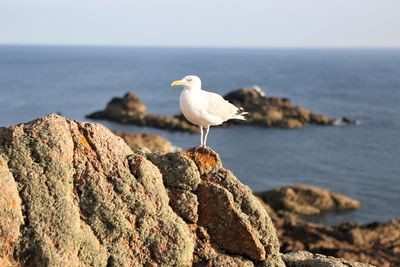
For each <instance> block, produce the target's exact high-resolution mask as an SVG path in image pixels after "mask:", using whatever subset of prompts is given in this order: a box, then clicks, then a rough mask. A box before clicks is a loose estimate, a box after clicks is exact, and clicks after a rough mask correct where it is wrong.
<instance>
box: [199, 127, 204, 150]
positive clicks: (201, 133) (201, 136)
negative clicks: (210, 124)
mask: <svg viewBox="0 0 400 267" xmlns="http://www.w3.org/2000/svg"><path fill="white" fill-rule="evenodd" d="M203 146H204V143H203V126H200V146H199V147H203Z"/></svg>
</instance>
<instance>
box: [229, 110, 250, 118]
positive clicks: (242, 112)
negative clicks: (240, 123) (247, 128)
mask: <svg viewBox="0 0 400 267" xmlns="http://www.w3.org/2000/svg"><path fill="white" fill-rule="evenodd" d="M247 114H249V113H248V112H245V111H244V109H243V108H242V107H240V108H238V110H237V112H236V114H235V115H234V116H233V118H232V119H237V120H246V117H245V116H244V115H247Z"/></svg>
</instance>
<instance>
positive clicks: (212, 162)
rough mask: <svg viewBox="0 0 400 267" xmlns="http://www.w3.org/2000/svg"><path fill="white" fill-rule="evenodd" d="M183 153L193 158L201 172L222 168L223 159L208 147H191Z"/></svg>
mask: <svg viewBox="0 0 400 267" xmlns="http://www.w3.org/2000/svg"><path fill="white" fill-rule="evenodd" d="M182 155H183V156H185V157H188V158H189V159H191V160H193V161H194V162H195V163H196V165H197V167H198V168H199V171H200V173H201V174H206V173H210V172H211V171H216V170H218V169H220V168H221V160H220V158H219V156H218V154H217V153H215V152H214V151H212V150H208V149H189V150H186V151H184V152H182Z"/></svg>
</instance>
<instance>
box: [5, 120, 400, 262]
mask: <svg viewBox="0 0 400 267" xmlns="http://www.w3.org/2000/svg"><path fill="white" fill-rule="evenodd" d="M0 177H1V180H0V187H1V188H2V190H1V191H2V194H0V265H1V266H21V265H22V266H47V265H51V266H265V267H266V266H269V267H272V266H276V267H281V266H282V267H283V266H332V267H336V266H338V267H339V266H370V265H368V264H362V263H357V262H354V261H359V262H366V263H370V264H374V265H376V266H398V265H396V264H398V263H399V262H400V242H399V240H400V237H399V235H400V231H399V229H400V228H399V227H400V222H399V220H397V219H394V220H393V221H391V222H389V223H374V224H369V225H363V226H360V225H357V224H354V223H353V224H352V223H347V224H342V225H339V226H334V227H331V226H325V225H320V224H312V223H309V222H306V221H303V220H301V219H299V218H298V216H297V214H299V213H300V214H301V213H316V212H320V211H324V210H329V209H342V208H346V209H347V208H357V206H358V205H359V203H358V202H357V201H355V200H352V199H349V198H347V197H345V196H342V195H338V194H337V193H332V192H329V191H326V190H323V189H321V190H318V189H315V188H310V187H307V186H293V187H285V188H280V189H275V190H272V191H270V192H263V193H258V194H257V195H258V197H257V196H255V195H254V194H253V192H251V190H250V189H249V188H248V187H247V186H245V185H243V184H242V183H241V182H240V181H239V180H238V179H237V178H236V177H235V176H234V174H233V173H232V172H231V171H229V170H227V169H225V168H224V167H223V165H222V161H221V159H220V158H219V156H218V154H217V153H215V152H214V151H211V150H193V149H192V150H187V151H182V152H173V153H166V154H165V153H156V152H151V151H150V150H149V149H136V150H135V151H132V149H131V148H130V147H129V146H128V145H127V144H126V143H125V142H124V141H123V140H122V139H121V138H119V137H117V136H116V135H115V134H113V133H112V132H111V131H109V130H108V129H106V128H105V127H103V126H101V125H98V124H93V123H85V122H79V121H73V120H68V119H65V118H64V117H61V116H58V115H49V116H45V117H43V118H40V119H38V120H35V121H32V122H29V123H26V124H20V125H16V126H12V127H8V128H0ZM277 192H278V193H277ZM261 198H262V199H264V200H263V201H260V199H261ZM296 201H297V202H299V206H300V207H301V208H296V207H295V206H296V205H295V204H294V203H295V202H296ZM279 202H281V203H283V204H281V205H279V204H278V205H276V203H279ZM268 204H270V205H271V206H272V207H273V208H271V206H269V205H268ZM310 211H311V212H310ZM304 250H306V251H304ZM307 251H308V252H307ZM319 254H323V255H327V256H322V255H319ZM328 256H335V258H332V257H328ZM341 258H344V259H346V260H343V259H341Z"/></svg>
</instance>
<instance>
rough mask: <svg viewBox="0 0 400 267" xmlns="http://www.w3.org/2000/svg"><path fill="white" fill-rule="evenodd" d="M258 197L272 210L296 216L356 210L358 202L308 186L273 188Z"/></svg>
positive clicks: (358, 205)
mask: <svg viewBox="0 0 400 267" xmlns="http://www.w3.org/2000/svg"><path fill="white" fill-rule="evenodd" d="M258 195H259V196H260V197H261V198H262V199H263V200H264V201H265V202H266V203H268V205H270V206H271V207H272V208H273V209H274V210H276V211H279V210H283V211H289V212H295V213H298V214H306V215H311V214H319V213H321V212H322V211H325V210H347V209H357V208H359V207H360V202H359V201H357V200H355V199H352V198H350V197H347V196H344V195H342V194H339V193H335V192H331V191H328V190H326V189H322V188H318V187H315V186H310V185H300V184H299V185H293V186H285V187H280V188H275V189H272V190H268V191H266V192H261V193H258Z"/></svg>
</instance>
